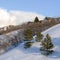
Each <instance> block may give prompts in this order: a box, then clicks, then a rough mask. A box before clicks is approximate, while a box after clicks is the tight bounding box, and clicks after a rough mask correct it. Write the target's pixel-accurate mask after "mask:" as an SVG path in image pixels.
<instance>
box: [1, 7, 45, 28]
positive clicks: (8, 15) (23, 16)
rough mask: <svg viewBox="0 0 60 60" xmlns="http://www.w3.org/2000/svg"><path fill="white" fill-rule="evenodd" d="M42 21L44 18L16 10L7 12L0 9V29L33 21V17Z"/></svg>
mask: <svg viewBox="0 0 60 60" xmlns="http://www.w3.org/2000/svg"><path fill="white" fill-rule="evenodd" d="M36 16H37V17H38V18H39V19H40V20H43V19H44V18H45V16H43V15H40V14H37V13H33V12H25V11H18V10H7V9H2V8H0V27H3V26H7V25H18V24H22V23H24V22H28V21H33V20H34V18H35V17H36Z"/></svg>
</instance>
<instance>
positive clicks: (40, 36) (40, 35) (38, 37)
mask: <svg viewBox="0 0 60 60" xmlns="http://www.w3.org/2000/svg"><path fill="white" fill-rule="evenodd" d="M36 36H37V37H36V41H37V42H41V40H42V39H43V34H41V33H40V32H37V33H36Z"/></svg>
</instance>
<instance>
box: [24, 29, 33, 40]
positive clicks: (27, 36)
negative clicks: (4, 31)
mask: <svg viewBox="0 0 60 60" xmlns="http://www.w3.org/2000/svg"><path fill="white" fill-rule="evenodd" d="M24 38H25V39H24V40H25V41H30V40H32V39H33V32H32V30H31V29H27V30H25V31H24Z"/></svg>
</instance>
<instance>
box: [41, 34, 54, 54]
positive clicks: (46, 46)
mask: <svg viewBox="0 0 60 60" xmlns="http://www.w3.org/2000/svg"><path fill="white" fill-rule="evenodd" d="M41 45H42V47H41V48H40V50H41V52H43V54H44V55H49V54H51V52H52V51H53V50H51V49H52V48H53V47H54V45H53V43H52V41H51V37H50V36H49V34H47V35H46V38H44V40H43V41H42V42H41Z"/></svg>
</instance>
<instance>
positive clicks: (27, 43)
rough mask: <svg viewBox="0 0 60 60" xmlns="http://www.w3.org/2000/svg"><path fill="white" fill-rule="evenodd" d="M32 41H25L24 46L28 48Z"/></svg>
mask: <svg viewBox="0 0 60 60" xmlns="http://www.w3.org/2000/svg"><path fill="white" fill-rule="evenodd" d="M32 43H33V42H26V43H25V44H24V48H30V47H31V46H32Z"/></svg>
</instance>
